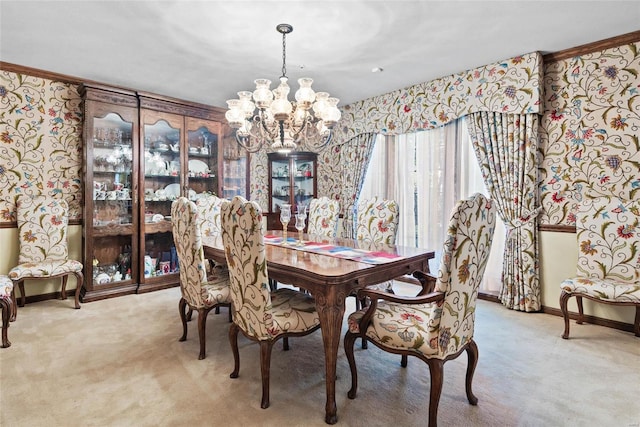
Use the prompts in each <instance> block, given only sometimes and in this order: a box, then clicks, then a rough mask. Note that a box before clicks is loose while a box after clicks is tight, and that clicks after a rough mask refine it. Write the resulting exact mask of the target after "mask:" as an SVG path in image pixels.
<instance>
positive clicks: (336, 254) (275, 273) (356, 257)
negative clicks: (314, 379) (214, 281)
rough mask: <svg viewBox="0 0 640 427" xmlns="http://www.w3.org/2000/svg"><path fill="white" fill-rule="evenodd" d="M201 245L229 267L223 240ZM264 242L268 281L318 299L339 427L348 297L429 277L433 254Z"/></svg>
mask: <svg viewBox="0 0 640 427" xmlns="http://www.w3.org/2000/svg"><path fill="white" fill-rule="evenodd" d="M290 234H291V233H290ZM295 236H296V237H300V236H299V235H298V233H295ZM202 239H203V247H204V255H205V258H208V259H213V260H214V261H216V262H219V263H223V264H226V259H225V254H224V246H223V243H222V238H221V236H220V235H212V236H203V237H202ZM264 241H265V251H266V258H267V272H268V276H269V279H270V280H275V281H278V282H280V283H285V284H291V285H294V286H298V287H300V288H303V289H305V290H306V291H308V292H309V293H310V294H311V295H312V296H313V297H314V299H315V304H316V309H317V312H318V316H319V319H320V329H321V333H322V341H323V346H324V354H325V381H326V394H327V400H326V405H325V422H326V423H327V424H335V423H336V422H337V421H338V414H337V408H336V395H335V392H336V364H337V359H338V348H339V344H340V338H341V333H342V324H343V320H344V312H345V302H346V299H347V297H348V296H350V295H353V294H354V293H356V292H357V291H358V290H359V289H362V288H364V287H365V286H368V285H375V284H378V283H382V282H385V281H388V280H392V279H397V278H400V277H402V276H405V275H408V274H412V273H413V272H414V271H417V270H420V271H423V272H429V260H430V259H432V258H433V257H434V255H435V254H434V251H432V250H428V249H422V248H415V247H407V246H399V245H385V244H375V243H371V242H366V241H358V240H354V239H347V238H333V239H330V238H326V237H317V236H314V235H308V234H303V235H302V241H303V242H304V243H303V244H300V241H299V240H298V239H295V238H293V237H288V238H287V239H286V240H285V239H284V238H283V232H282V231H281V230H268V231H266V232H265V233H264Z"/></svg>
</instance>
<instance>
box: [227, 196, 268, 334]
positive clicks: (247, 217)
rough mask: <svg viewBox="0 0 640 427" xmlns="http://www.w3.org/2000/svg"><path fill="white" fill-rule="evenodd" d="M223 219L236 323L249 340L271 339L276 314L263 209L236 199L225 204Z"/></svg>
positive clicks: (241, 199)
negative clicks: (263, 230) (269, 275)
mask: <svg viewBox="0 0 640 427" xmlns="http://www.w3.org/2000/svg"><path fill="white" fill-rule="evenodd" d="M221 219H222V242H223V244H224V251H225V255H226V258H227V265H228V267H229V276H230V277H229V278H230V286H231V302H232V309H233V321H234V323H235V324H236V325H238V327H240V329H242V331H243V332H244V333H245V334H246V335H247V336H248V337H252V338H254V339H257V340H267V339H270V338H271V337H272V336H271V334H270V332H269V331H270V330H272V328H273V314H272V305H271V293H270V288H269V277H268V274H267V257H266V252H265V246H264V236H263V233H262V211H261V210H260V206H258V204H257V203H256V202H251V201H247V200H245V199H244V198H243V197H241V196H235V197H234V198H233V199H232V200H231V202H227V201H225V202H224V203H223V204H222V209H221Z"/></svg>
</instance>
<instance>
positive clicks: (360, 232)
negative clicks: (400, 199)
mask: <svg viewBox="0 0 640 427" xmlns="http://www.w3.org/2000/svg"><path fill="white" fill-rule="evenodd" d="M399 215H400V208H399V207H398V203H397V202H396V201H394V200H385V199H380V198H378V197H374V198H372V199H368V200H361V201H360V202H358V206H357V215H356V240H359V241H361V242H364V243H365V244H370V245H395V244H396V234H397V232H398V221H399ZM370 249H373V250H375V247H371V248H370ZM368 288H369V289H377V290H384V291H387V292H389V293H393V282H392V281H390V280H389V281H386V282H383V283H379V284H377V285H370V286H368ZM364 304H365V300H364V299H362V300H361V299H356V308H357V309H360V308H361V307H362V306H363V305H364ZM362 347H363V348H367V343H366V341H363V342H362Z"/></svg>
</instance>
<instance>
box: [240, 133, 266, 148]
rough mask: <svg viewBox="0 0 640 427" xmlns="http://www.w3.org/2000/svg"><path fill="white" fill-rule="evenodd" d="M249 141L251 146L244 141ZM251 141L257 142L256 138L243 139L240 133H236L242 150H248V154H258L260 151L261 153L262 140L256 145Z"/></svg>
mask: <svg viewBox="0 0 640 427" xmlns="http://www.w3.org/2000/svg"><path fill="white" fill-rule="evenodd" d="M245 140H247V141H249V144H246V143H245V142H244V141H245ZM251 141H256V139H255V138H248V137H241V136H239V135H238V132H237V131H236V142H237V143H238V145H239V146H240V147H242V148H244V149H245V150H247V152H248V153H257V152H258V151H260V148H262V142H261V141H260V140H257V142H256V143H255V144H251Z"/></svg>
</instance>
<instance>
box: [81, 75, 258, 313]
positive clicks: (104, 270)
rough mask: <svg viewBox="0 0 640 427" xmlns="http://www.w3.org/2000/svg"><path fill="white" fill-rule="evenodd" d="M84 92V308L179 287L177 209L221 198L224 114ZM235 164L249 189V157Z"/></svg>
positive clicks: (102, 89) (103, 90) (151, 98)
mask: <svg viewBox="0 0 640 427" xmlns="http://www.w3.org/2000/svg"><path fill="white" fill-rule="evenodd" d="M80 94H81V96H82V97H83V102H84V118H85V120H84V128H83V139H84V141H83V142H84V161H85V169H84V183H85V191H84V200H85V203H84V211H83V214H84V226H83V262H84V274H85V277H86V280H85V285H84V286H83V291H82V294H81V295H82V300H83V302H88V301H94V300H98V299H104V298H109V297H114V296H119V295H125V294H129V293H136V292H137V293H143V292H149V291H154V290H157V289H163V288H166V287H171V286H176V285H178V281H179V274H178V259H177V255H176V251H175V247H174V242H173V235H172V233H171V229H172V227H171V216H170V215H171V203H172V202H173V201H174V200H175V199H177V198H178V197H180V196H185V197H188V198H189V199H191V200H194V201H195V200H197V199H198V198H199V197H202V196H203V195H205V194H208V193H213V194H217V195H219V194H222V192H223V186H222V182H223V181H222V177H221V173H222V171H223V169H225V168H227V166H225V164H226V163H225V162H223V161H222V157H223V154H221V152H222V149H221V148H220V147H219V143H218V142H219V141H221V140H222V128H223V127H222V124H221V123H222V120H223V119H224V110H222V109H218V108H215V107H208V106H205V105H201V104H195V103H188V102H183V101H179V100H174V99H172V98H166V97H161V96H157V95H152V94H147V93H141V92H133V91H127V90H120V89H117V88H111V87H108V86H102V85H95V84H83V85H81V86H80ZM230 157H233V161H237V162H243V163H241V164H239V165H236V166H235V167H234V168H233V170H234V171H237V180H240V178H243V179H244V180H245V181H244V183H245V188H246V164H247V161H246V156H245V157H243V156H241V155H239V154H238V153H236V154H233V155H232V156H231V155H230ZM229 161H231V160H229ZM241 166H242V167H244V168H245V169H244V171H245V175H244V176H243V175H242V173H241V172H242V170H243V169H242V167H241ZM229 170H230V171H231V170H232V169H231V168H229ZM230 176H231V174H230ZM243 191H244V190H243Z"/></svg>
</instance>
